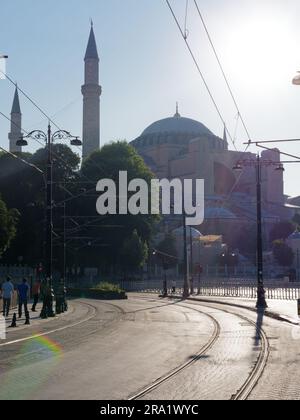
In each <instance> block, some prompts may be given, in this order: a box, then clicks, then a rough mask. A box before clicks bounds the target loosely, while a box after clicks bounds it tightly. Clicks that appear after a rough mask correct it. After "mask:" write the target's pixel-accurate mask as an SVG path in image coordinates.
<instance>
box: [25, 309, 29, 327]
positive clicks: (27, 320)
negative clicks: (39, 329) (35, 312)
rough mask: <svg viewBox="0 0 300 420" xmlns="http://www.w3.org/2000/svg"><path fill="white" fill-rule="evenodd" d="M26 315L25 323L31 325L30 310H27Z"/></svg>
mask: <svg viewBox="0 0 300 420" xmlns="http://www.w3.org/2000/svg"><path fill="white" fill-rule="evenodd" d="M25 317H26V321H25V324H24V325H30V316H29V312H28V311H27V312H26V314H25Z"/></svg>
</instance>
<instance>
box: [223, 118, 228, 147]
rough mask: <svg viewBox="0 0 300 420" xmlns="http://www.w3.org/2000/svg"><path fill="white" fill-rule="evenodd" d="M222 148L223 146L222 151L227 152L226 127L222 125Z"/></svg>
mask: <svg viewBox="0 0 300 420" xmlns="http://www.w3.org/2000/svg"><path fill="white" fill-rule="evenodd" d="M223 146H224V150H228V140H227V127H226V125H225V124H224V133H223Z"/></svg>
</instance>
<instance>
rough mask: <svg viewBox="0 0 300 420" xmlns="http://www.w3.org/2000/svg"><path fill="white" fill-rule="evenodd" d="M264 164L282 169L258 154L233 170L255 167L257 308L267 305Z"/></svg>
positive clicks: (282, 169) (238, 164) (243, 161)
mask: <svg viewBox="0 0 300 420" xmlns="http://www.w3.org/2000/svg"><path fill="white" fill-rule="evenodd" d="M262 165H264V166H276V170H277V171H284V167H283V165H282V163H281V162H273V161H270V160H264V161H262V160H261V157H260V155H259V154H258V155H257V158H256V159H245V160H241V161H239V162H237V164H236V165H235V166H234V168H233V170H235V171H242V169H243V166H250V167H255V169H256V213H257V217H256V223H257V244H256V249H257V303H256V307H257V308H258V309H266V308H267V307H268V305H267V302H266V298H265V288H264V261H263V239H262V193H261V184H262V178H261V168H262Z"/></svg>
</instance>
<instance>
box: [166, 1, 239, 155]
mask: <svg viewBox="0 0 300 420" xmlns="http://www.w3.org/2000/svg"><path fill="white" fill-rule="evenodd" d="M166 3H167V6H168V7H169V9H170V12H171V14H172V16H173V18H174V21H175V23H176V25H177V27H178V29H179V31H180V34H181V36H182V38H183V40H184V42H185V44H186V46H187V48H188V51H189V53H190V55H191V57H192V59H193V61H194V64H195V66H196V68H197V71H198V73H199V75H200V77H201V79H202V81H203V83H204V86H205V88H206V90H207V92H208V94H209V96H210V99H211V100H212V103H213V105H214V107H215V109H216V111H217V113H218V115H219V118H220V119H221V121H222V124H223V126H224V127H225V129H226V132H227V134H228V136H229V138H230V140H231V142H232V144H233V146H234V148H235V150H236V151H238V150H237V147H236V145H235V144H234V141H233V138H232V136H231V134H230V132H229V130H228V129H227V126H226V122H225V119H224V118H223V116H222V113H221V111H220V108H219V107H218V104H217V102H216V100H215V98H214V96H213V94H212V91H211V90H210V88H209V86H208V83H207V81H206V79H205V77H204V74H203V73H202V71H201V69H200V66H199V63H198V61H197V59H196V57H195V54H194V52H193V50H192V48H191V46H190V44H189V42H188V40H187V37H185V34H184V32H183V30H182V28H181V26H180V23H179V21H178V19H177V16H176V14H175V12H174V10H173V7H172V6H171V4H170V1H169V0H166Z"/></svg>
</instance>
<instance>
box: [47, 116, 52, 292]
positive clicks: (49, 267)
mask: <svg viewBox="0 0 300 420" xmlns="http://www.w3.org/2000/svg"><path fill="white" fill-rule="evenodd" d="M51 146H52V144H51V126H50V124H49V125H48V133H47V193H46V194H47V197H46V208H47V211H46V276H47V278H48V279H49V280H50V285H51V286H52V260H53V255H52V253H53V243H52V242H53V237H52V233H53V207H52V198H53V197H52V150H51V149H52V147H51Z"/></svg>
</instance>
